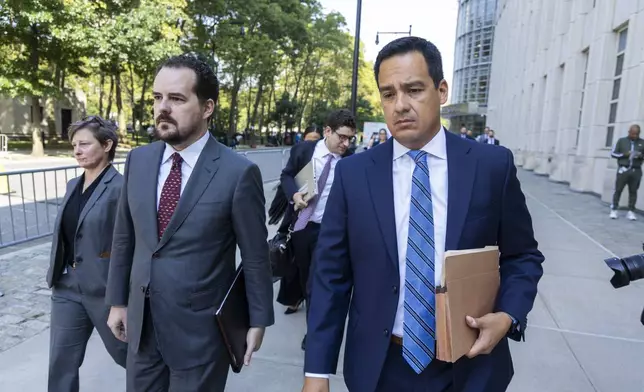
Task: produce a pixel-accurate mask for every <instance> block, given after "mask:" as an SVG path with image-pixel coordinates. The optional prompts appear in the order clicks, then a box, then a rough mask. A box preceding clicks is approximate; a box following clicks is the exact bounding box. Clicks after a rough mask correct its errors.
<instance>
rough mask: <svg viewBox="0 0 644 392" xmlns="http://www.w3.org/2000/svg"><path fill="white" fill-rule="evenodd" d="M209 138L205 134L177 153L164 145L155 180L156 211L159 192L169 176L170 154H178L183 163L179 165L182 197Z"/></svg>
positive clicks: (208, 134)
mask: <svg viewBox="0 0 644 392" xmlns="http://www.w3.org/2000/svg"><path fill="white" fill-rule="evenodd" d="M209 138H210V133H209V132H206V133H205V134H204V135H203V136H202V137H200V138H199V139H198V140H197V141H196V142H194V143H192V144H191V145H189V146H188V147H186V148H185V149H183V150H181V151H177V150H175V149H174V147H172V146H171V145H169V144H168V143H166V144H165V150H164V151H163V157H162V158H161V167H160V168H159V177H158V180H157V210H158V209H159V202H160V201H161V191H162V190H163V184H165V180H166V179H167V178H168V176H169V175H170V169H171V168H172V154H174V153H175V152H176V153H179V155H181V159H183V162H182V163H181V194H182V195H183V190H184V189H185V188H186V184H187V183H188V180H189V179H190V175H191V174H192V171H193V170H194V168H195V165H196V164H197V160H198V159H199V155H201V151H203V149H204V147H205V146H206V143H207V142H208V139H209Z"/></svg>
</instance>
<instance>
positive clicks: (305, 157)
mask: <svg viewBox="0 0 644 392" xmlns="http://www.w3.org/2000/svg"><path fill="white" fill-rule="evenodd" d="M318 143H324V139H320V140H318V141H317V142H316V143H310V146H309V148H307V149H305V150H303V151H302V155H301V159H302V160H301V161H300V162H299V165H298V166H299V168H298V172H299V171H300V170H302V169H304V166H306V165H308V164H309V162H311V160H312V159H313V154H314V153H315V146H317V145H318Z"/></svg>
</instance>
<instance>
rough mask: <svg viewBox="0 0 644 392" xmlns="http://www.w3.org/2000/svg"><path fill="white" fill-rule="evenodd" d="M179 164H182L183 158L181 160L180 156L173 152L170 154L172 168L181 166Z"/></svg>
mask: <svg viewBox="0 0 644 392" xmlns="http://www.w3.org/2000/svg"><path fill="white" fill-rule="evenodd" d="M181 162H183V158H181V155H179V153H178V152H175V153H174V154H172V168H173V169H174V168H177V167H178V166H181Z"/></svg>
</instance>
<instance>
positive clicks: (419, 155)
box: [407, 150, 427, 163]
mask: <svg viewBox="0 0 644 392" xmlns="http://www.w3.org/2000/svg"><path fill="white" fill-rule="evenodd" d="M407 155H409V156H410V157H411V158H412V159H413V160H414V162H416V163H418V162H420V161H421V160H424V159H425V158H426V157H427V152H425V151H423V150H409V152H408V153H407Z"/></svg>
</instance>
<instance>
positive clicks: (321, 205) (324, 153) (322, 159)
mask: <svg viewBox="0 0 644 392" xmlns="http://www.w3.org/2000/svg"><path fill="white" fill-rule="evenodd" d="M329 156H332V157H333V159H332V160H331V168H330V170H329V177H328V178H327V180H326V184H324V188H323V189H322V193H320V194H319V195H318V196H317V197H318V201H317V204H316V205H315V210H313V216H312V217H311V222H315V223H321V222H322V217H323V216H324V209H325V208H326V202H327V200H328V199H329V193H331V185H333V177H334V176H335V165H336V164H337V163H338V160H340V155H338V154H333V153H331V151H329V148H328V147H327V146H326V139H324V140H320V141H319V142H318V143H317V144H316V145H315V150H314V151H313V158H312V160H313V167H314V169H315V178H317V179H319V178H320V176H321V175H322V170H323V169H324V165H325V164H326V161H327V159H329Z"/></svg>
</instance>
